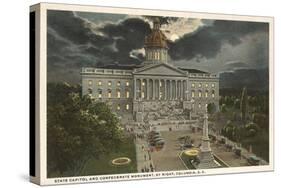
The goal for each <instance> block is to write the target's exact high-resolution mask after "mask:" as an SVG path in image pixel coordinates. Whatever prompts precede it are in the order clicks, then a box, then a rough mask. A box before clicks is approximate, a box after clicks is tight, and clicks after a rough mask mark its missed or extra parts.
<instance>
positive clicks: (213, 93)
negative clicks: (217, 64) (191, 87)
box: [212, 90, 215, 98]
mask: <svg viewBox="0 0 281 188" xmlns="http://www.w3.org/2000/svg"><path fill="white" fill-rule="evenodd" d="M212 98H215V90H212Z"/></svg>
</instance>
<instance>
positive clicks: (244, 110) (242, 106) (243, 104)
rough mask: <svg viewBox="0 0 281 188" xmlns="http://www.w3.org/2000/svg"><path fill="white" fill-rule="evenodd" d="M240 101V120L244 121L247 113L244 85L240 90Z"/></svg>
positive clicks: (246, 96)
mask: <svg viewBox="0 0 281 188" xmlns="http://www.w3.org/2000/svg"><path fill="white" fill-rule="evenodd" d="M240 101H241V102H240V110H241V119H242V121H244V122H246V116H247V113H248V95H247V88H246V87H244V88H243V90H242V94H241V100H240Z"/></svg>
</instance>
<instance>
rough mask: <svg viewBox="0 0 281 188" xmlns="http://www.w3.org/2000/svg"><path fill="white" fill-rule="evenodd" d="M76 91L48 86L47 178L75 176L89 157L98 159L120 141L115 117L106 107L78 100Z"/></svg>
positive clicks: (65, 87)
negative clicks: (66, 174)
mask: <svg viewBox="0 0 281 188" xmlns="http://www.w3.org/2000/svg"><path fill="white" fill-rule="evenodd" d="M78 88H79V87H77V86H70V85H68V84H48V96H47V100H48V105H47V163H48V165H47V167H48V175H52V174H54V173H56V174H59V175H62V174H65V173H68V175H75V173H76V172H77V170H79V168H80V167H81V166H82V165H83V162H84V161H86V160H87V159H88V158H89V157H95V158H99V156H100V155H102V154H104V153H106V152H109V151H110V150H114V149H117V148H118V145H119V143H120V142H121V132H120V128H119V121H118V118H117V117H116V116H115V115H114V114H112V113H111V111H110V109H109V108H108V107H107V106H106V104H104V103H102V102H95V101H93V100H92V99H90V98H89V97H88V96H83V97H81V96H80V94H79V93H77V91H78V90H79V89H78Z"/></svg>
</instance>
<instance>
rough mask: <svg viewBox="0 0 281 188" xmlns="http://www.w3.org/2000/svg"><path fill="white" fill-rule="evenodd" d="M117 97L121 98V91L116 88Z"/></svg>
mask: <svg viewBox="0 0 281 188" xmlns="http://www.w3.org/2000/svg"><path fill="white" fill-rule="evenodd" d="M117 98H121V92H120V90H119V89H118V90H117Z"/></svg>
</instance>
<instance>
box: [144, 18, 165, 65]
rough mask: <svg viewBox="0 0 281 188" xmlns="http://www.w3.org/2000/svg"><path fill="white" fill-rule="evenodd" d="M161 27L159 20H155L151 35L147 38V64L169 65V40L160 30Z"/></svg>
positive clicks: (145, 45)
mask: <svg viewBox="0 0 281 188" xmlns="http://www.w3.org/2000/svg"><path fill="white" fill-rule="evenodd" d="M160 27H161V23H160V20H159V18H155V19H154V21H153V29H152V31H151V33H150V34H149V35H148V36H146V37H145V41H144V48H145V55H146V63H161V62H162V63H167V56H168V55H167V50H168V45H167V38H166V36H165V35H164V34H163V33H162V31H161V30H160Z"/></svg>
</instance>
